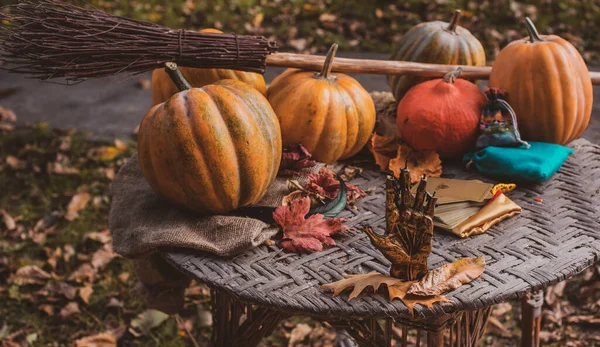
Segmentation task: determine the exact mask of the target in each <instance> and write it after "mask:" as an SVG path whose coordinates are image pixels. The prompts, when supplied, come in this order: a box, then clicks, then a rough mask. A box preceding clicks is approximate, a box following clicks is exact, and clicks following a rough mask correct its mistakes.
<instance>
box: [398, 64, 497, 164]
mask: <svg viewBox="0 0 600 347" xmlns="http://www.w3.org/2000/svg"><path fill="white" fill-rule="evenodd" d="M459 74H460V69H457V70H456V71H453V72H450V73H448V74H446V76H444V78H443V79H435V80H431V81H427V82H423V83H420V84H417V85H416V86H414V87H412V88H411V89H410V90H409V91H408V93H406V95H405V96H404V97H403V98H402V100H400V103H399V104H398V114H397V118H396V121H397V124H398V128H399V131H400V135H401V137H402V140H403V141H404V142H406V143H407V144H408V145H409V146H411V147H413V148H414V149H417V150H434V151H436V152H438V154H439V155H440V156H441V157H443V158H448V157H454V156H457V155H460V154H463V153H465V152H466V151H468V150H469V149H471V148H472V147H473V146H474V144H475V141H476V140H477V135H478V129H479V127H478V126H479V117H480V114H481V110H482V108H483V106H484V105H485V103H486V98H485V95H484V94H483V93H482V92H481V91H480V90H479V88H478V87H477V86H476V85H475V84H473V83H471V82H469V81H466V80H464V79H460V78H457V76H458V75H459Z"/></svg>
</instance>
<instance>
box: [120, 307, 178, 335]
mask: <svg viewBox="0 0 600 347" xmlns="http://www.w3.org/2000/svg"><path fill="white" fill-rule="evenodd" d="M168 318H169V315H168V314H166V313H163V312H161V311H158V310H153V309H149V310H146V311H144V312H142V313H140V314H139V315H138V316H137V317H136V318H134V319H132V320H131V323H130V325H129V332H130V333H131V334H132V335H133V336H135V337H140V336H143V335H147V334H148V333H149V332H150V330H151V329H152V328H156V327H157V326H159V325H161V324H162V323H163V322H164V321H166V320H167V319H168Z"/></svg>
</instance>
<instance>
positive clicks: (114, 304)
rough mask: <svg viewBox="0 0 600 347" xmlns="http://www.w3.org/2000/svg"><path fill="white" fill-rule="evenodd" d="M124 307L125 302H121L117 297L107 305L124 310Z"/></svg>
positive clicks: (109, 300)
mask: <svg viewBox="0 0 600 347" xmlns="http://www.w3.org/2000/svg"><path fill="white" fill-rule="evenodd" d="M124 306H125V303H123V301H121V300H119V299H117V298H115V297H111V298H110V299H108V303H106V307H117V308H123V307H124Z"/></svg>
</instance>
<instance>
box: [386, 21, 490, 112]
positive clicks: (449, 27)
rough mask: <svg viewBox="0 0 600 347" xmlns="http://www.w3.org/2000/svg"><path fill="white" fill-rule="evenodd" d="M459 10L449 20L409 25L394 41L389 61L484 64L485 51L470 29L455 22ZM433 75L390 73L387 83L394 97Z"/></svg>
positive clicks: (397, 97) (399, 95)
mask: <svg viewBox="0 0 600 347" xmlns="http://www.w3.org/2000/svg"><path fill="white" fill-rule="evenodd" d="M460 13H461V11H460V10H456V11H455V12H454V15H453V17H452V19H451V20H450V23H446V22H442V21H433V22H426V23H421V24H418V25H416V26H414V27H412V28H411V29H410V30H409V31H408V32H407V33H406V34H405V35H404V36H403V37H402V39H400V41H398V43H397V44H396V48H395V50H394V53H393V54H392V56H391V58H390V59H391V60H400V61H413V62H419V63H431V64H445V65H472V66H485V51H484V49H483V46H482V45H481V42H479V40H477V39H476V38H475V36H473V35H472V34H471V32H470V31H469V30H467V29H465V28H463V27H460V26H459V25H458V21H459V19H460ZM435 78H436V77H420V76H410V75H390V76H388V82H389V84H390V87H391V89H392V93H393V94H394V97H395V98H396V100H398V101H400V99H402V97H403V96H404V94H406V92H408V90H409V89H410V88H411V87H413V86H414V85H417V84H419V83H421V82H425V81H427V80H432V79H435Z"/></svg>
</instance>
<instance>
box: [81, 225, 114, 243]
mask: <svg viewBox="0 0 600 347" xmlns="http://www.w3.org/2000/svg"><path fill="white" fill-rule="evenodd" d="M83 239H84V240H87V239H90V240H94V241H98V242H100V243H102V244H105V243H109V242H111V241H112V236H111V235H110V231H109V230H108V229H106V230H102V231H100V232H98V231H94V232H91V233H87V234H85V236H84V237H83Z"/></svg>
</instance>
